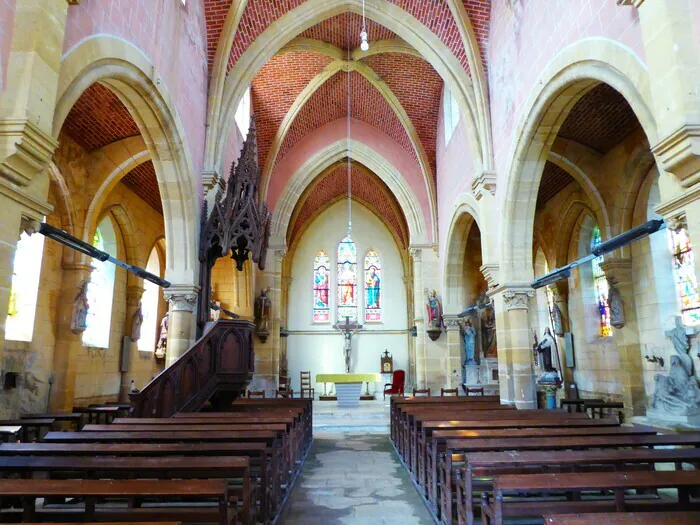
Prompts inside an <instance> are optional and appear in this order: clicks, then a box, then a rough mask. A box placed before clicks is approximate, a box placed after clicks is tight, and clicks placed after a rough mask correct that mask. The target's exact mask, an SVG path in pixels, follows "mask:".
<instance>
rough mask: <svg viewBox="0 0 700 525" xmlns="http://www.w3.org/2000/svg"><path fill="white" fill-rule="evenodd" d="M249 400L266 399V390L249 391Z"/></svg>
mask: <svg viewBox="0 0 700 525" xmlns="http://www.w3.org/2000/svg"><path fill="white" fill-rule="evenodd" d="M248 399H265V391H264V390H248Z"/></svg>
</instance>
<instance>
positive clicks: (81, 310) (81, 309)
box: [70, 281, 90, 334]
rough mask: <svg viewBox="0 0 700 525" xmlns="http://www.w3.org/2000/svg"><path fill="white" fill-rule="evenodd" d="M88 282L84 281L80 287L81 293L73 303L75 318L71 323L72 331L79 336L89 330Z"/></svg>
mask: <svg viewBox="0 0 700 525" xmlns="http://www.w3.org/2000/svg"><path fill="white" fill-rule="evenodd" d="M87 289H88V282H87V281H84V282H83V284H82V285H80V292H79V293H78V295H76V296H75V302H74V303H73V317H72V318H71V322H70V329H71V331H72V332H73V333H75V334H79V333H81V332H84V331H85V330H86V329H87V315H88V310H89V309H90V304H89V303H88V297H87Z"/></svg>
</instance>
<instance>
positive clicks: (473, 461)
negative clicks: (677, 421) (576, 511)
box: [441, 448, 700, 525]
mask: <svg viewBox="0 0 700 525" xmlns="http://www.w3.org/2000/svg"><path fill="white" fill-rule="evenodd" d="M697 461H700V449H697V448H674V449H662V450H654V449H644V448H642V449H623V450H617V449H606V450H578V451H568V450H556V451H549V450H547V451H531V452H519V451H514V452H481V453H474V454H469V455H468V457H467V466H466V467H463V468H460V469H458V470H457V480H456V483H455V485H456V502H457V523H458V524H459V525H473V524H474V501H473V499H472V497H473V493H474V491H475V490H485V489H490V485H491V483H490V482H487V481H483V480H481V478H484V477H493V476H494V475H495V474H498V473H518V472H522V473H525V472H532V471H535V472H538V471H543V470H544V471H546V470H548V469H581V468H586V467H589V468H590V467H591V466H593V465H595V466H596V467H598V468H600V467H602V468H607V469H609V470H624V469H625V467H628V466H629V465H638V464H645V465H654V464H659V463H675V464H676V468H677V470H681V469H680V468H679V467H680V464H681V463H683V462H697ZM476 477H478V478H480V480H481V481H480V482H479V483H478V484H477V483H475V478H476ZM477 487H478V488H477ZM442 494H443V499H444V501H443V506H442V513H441V515H442V516H443V520H444V522H445V523H452V521H451V519H452V513H451V506H450V505H449V502H447V494H448V493H447V491H445V492H443V493H442Z"/></svg>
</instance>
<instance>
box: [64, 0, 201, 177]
mask: <svg viewBox="0 0 700 525" xmlns="http://www.w3.org/2000/svg"><path fill="white" fill-rule="evenodd" d="M96 33H105V34H109V35H114V36H117V37H121V38H123V39H125V40H128V41H129V42H131V43H133V44H134V45H136V46H137V47H139V48H140V49H141V50H142V51H143V52H144V53H145V54H146V56H147V57H148V58H149V60H150V61H151V62H152V63H153V65H154V66H155V69H156V71H157V72H158V74H159V75H160V76H161V79H162V84H163V86H164V87H165V89H166V90H167V92H168V93H169V94H170V96H171V97H172V99H173V103H174V105H175V109H176V111H177V114H178V117H179V119H180V122H181V124H182V126H183V128H184V130H185V135H186V139H187V144H185V147H186V148H188V149H189V152H190V155H191V159H192V168H193V170H194V173H193V177H197V178H199V176H200V173H201V170H202V163H203V156H204V139H205V122H206V107H207V35H206V24H205V18H204V6H203V3H202V2H201V1H191V2H187V7H182V4H181V2H180V1H179V0H109V1H108V2H106V1H103V0H83V1H82V2H81V3H80V5H77V6H70V7H69V8H68V22H67V25H66V38H65V41H64V43H63V50H64V52H66V51H68V50H69V49H71V48H72V47H73V46H75V45H76V44H77V43H78V42H80V41H81V40H82V39H84V38H86V37H88V36H90V35H93V34H96Z"/></svg>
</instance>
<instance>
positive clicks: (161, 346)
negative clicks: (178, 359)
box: [156, 312, 170, 359]
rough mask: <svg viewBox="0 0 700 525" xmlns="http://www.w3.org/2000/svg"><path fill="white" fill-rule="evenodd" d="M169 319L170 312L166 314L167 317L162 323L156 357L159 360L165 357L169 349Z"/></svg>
mask: <svg viewBox="0 0 700 525" xmlns="http://www.w3.org/2000/svg"><path fill="white" fill-rule="evenodd" d="M169 318H170V312H165V315H164V316H163V319H162V320H161V322H160V335H159V336H158V344H157V345H156V357H157V358H159V359H162V358H163V357H165V350H166V349H167V348H168V323H169Z"/></svg>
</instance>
